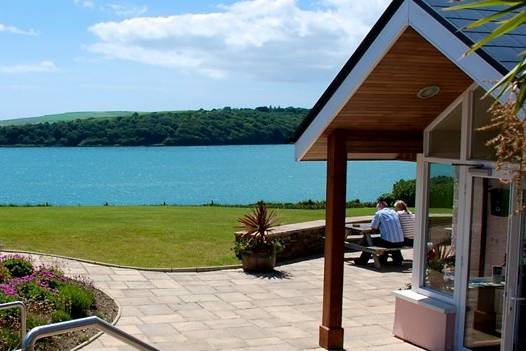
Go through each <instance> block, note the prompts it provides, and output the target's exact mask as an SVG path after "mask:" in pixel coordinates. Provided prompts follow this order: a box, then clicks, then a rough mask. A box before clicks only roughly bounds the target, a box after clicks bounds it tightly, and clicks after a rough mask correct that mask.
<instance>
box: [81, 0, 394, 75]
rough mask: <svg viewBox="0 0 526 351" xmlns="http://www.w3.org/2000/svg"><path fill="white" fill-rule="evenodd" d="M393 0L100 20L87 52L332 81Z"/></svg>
mask: <svg viewBox="0 0 526 351" xmlns="http://www.w3.org/2000/svg"><path fill="white" fill-rule="evenodd" d="M388 3H389V0H368V1H348V0H318V1H317V2H316V4H317V5H316V6H315V7H314V8H313V9H309V10H307V9H303V8H301V7H300V6H299V4H298V3H297V1H296V0H245V1H238V2H236V3H234V4H231V5H228V6H222V7H221V8H220V10H219V11H217V12H213V13H202V14H199V13H198V14H181V15H176V16H168V17H141V18H133V19H127V20H123V21H115V22H102V23H98V24H95V25H94V26H92V27H90V28H89V30H90V31H91V32H92V33H93V34H94V35H95V36H96V37H97V39H98V40H97V42H96V43H94V44H92V45H90V46H89V47H88V49H89V50H90V51H92V52H94V53H98V54H101V55H103V56H105V57H107V58H112V59H120V60H128V61H135V62H140V63H144V64H149V65H159V66H165V67H171V68H174V69H178V70H181V71H185V72H188V73H200V74H204V75H207V76H210V77H213V78H223V77H227V76H231V75H244V76H251V77H253V78H257V79H268V80H290V81H300V80H313V79H318V78H320V77H323V78H324V79H326V78H327V77H330V76H332V75H333V74H334V72H335V70H336V69H337V68H338V67H339V66H340V65H341V64H342V63H343V62H344V61H345V60H346V59H347V58H348V57H349V55H350V54H351V53H352V52H353V50H354V49H355V48H356V46H357V45H358V43H359V42H360V41H361V40H362V38H363V37H364V36H365V34H366V33H367V32H368V31H369V29H370V27H371V26H372V24H373V23H374V21H375V20H376V19H377V18H378V17H379V15H380V13H381V12H382V11H383V9H384V8H385V7H386V6H387V4H388Z"/></svg>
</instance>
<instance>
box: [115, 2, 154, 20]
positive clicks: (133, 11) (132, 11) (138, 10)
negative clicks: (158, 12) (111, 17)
mask: <svg viewBox="0 0 526 351" xmlns="http://www.w3.org/2000/svg"><path fill="white" fill-rule="evenodd" d="M105 8H107V9H109V10H110V11H112V12H113V13H114V14H115V15H117V16H119V17H137V16H140V15H143V14H145V13H146V11H148V6H145V5H143V6H134V5H125V4H108V5H106V6H105Z"/></svg>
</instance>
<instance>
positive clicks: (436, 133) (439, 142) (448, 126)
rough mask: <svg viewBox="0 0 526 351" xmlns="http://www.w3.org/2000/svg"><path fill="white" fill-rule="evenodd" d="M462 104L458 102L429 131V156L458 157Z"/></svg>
mask: <svg viewBox="0 0 526 351" xmlns="http://www.w3.org/2000/svg"><path fill="white" fill-rule="evenodd" d="M461 126H462V104H458V105H457V106H456V107H455V108H453V110H452V111H451V112H450V113H449V114H448V115H447V116H446V117H445V118H444V119H442V120H441V121H440V122H439V123H438V124H437V125H436V126H435V127H434V128H433V129H432V130H431V131H430V132H429V151H428V153H429V156H433V157H441V158H455V159H458V158H460V139H461V135H460V129H461Z"/></svg>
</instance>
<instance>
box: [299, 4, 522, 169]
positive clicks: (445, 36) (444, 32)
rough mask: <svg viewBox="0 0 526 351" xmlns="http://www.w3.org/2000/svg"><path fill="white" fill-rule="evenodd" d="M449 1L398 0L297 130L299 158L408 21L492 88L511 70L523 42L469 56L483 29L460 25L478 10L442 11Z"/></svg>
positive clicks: (455, 61)
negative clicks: (468, 30)
mask: <svg viewBox="0 0 526 351" xmlns="http://www.w3.org/2000/svg"><path fill="white" fill-rule="evenodd" d="M448 3H449V2H448V1H447V0H425V1H424V0H393V1H392V3H391V4H390V5H389V7H388V8H387V9H386V11H385V12H384V13H383V14H382V16H381V17H380V19H379V20H378V22H377V23H376V24H375V25H374V26H373V28H372V29H371V31H370V32H369V34H368V35H367V36H366V38H365V39H364V40H363V42H362V43H361V44H360V45H359V47H358V48H357V49H356V51H355V52H354V53H353V55H352V56H351V58H350V59H349V60H348V62H347V63H346V64H345V65H344V67H343V68H342V70H341V71H340V72H339V73H338V75H337V76H336V78H335V79H334V80H333V82H332V83H331V84H330V85H329V87H328V88H327V90H326V91H325V92H324V93H323V95H322V96H321V98H320V99H319V100H318V102H317V103H316V104H315V105H314V107H313V108H312V110H311V111H310V113H309V115H308V116H307V117H306V118H305V120H304V121H303V123H302V124H301V125H300V126H299V128H298V129H297V130H296V133H295V135H294V137H293V140H294V141H295V142H296V158H297V159H303V157H304V156H305V154H306V153H307V152H308V150H309V149H310V148H311V147H312V145H314V143H315V142H316V141H317V140H318V139H319V138H321V137H322V135H323V133H324V132H325V130H326V128H327V127H328V126H329V125H330V124H331V122H332V121H333V120H334V119H335V118H336V116H337V115H338V114H339V113H340V112H341V110H342V108H343V107H344V106H345V105H346V104H347V102H348V101H349V100H350V99H352V97H353V95H354V94H355V93H356V91H357V90H358V89H359V87H360V86H361V84H362V83H363V82H364V81H365V80H366V79H367V77H368V75H369V74H370V73H371V72H372V71H373V69H374V68H375V66H376V65H377V64H378V63H379V62H380V61H381V60H382V58H383V57H384V55H385V54H386V53H387V52H388V50H389V49H390V47H392V46H393V45H394V44H395V43H396V42H397V40H398V39H399V37H400V36H401V35H402V33H403V32H404V31H405V30H406V28H407V27H411V28H412V29H414V30H415V31H416V32H417V33H419V34H420V35H421V36H422V37H423V38H424V39H425V40H427V41H428V42H429V43H431V45H433V46H434V47H435V48H437V49H438V50H439V51H440V52H441V53H442V54H443V55H444V56H445V57H447V58H448V59H449V60H450V61H451V62H453V63H454V64H455V65H457V66H458V67H459V68H460V69H461V70H462V71H463V72H464V73H465V74H466V75H467V76H468V77H470V78H471V79H472V80H473V81H475V82H476V83H477V84H479V85H480V86H482V87H483V88H486V89H487V88H489V87H490V86H491V84H492V83H491V82H492V81H495V80H498V79H500V78H501V77H502V75H504V74H505V73H506V72H507V70H508V69H507V68H506V65H511V64H512V62H513V61H511V59H510V54H509V50H513V52H514V53H515V52H516V50H517V49H518V48H519V46H512V45H511V44H509V45H508V46H505V45H504V43H501V45H495V46H491V47H488V48H484V50H479V51H477V53H476V54H474V55H469V56H467V57H463V54H464V53H465V52H466V50H467V49H468V48H469V46H470V45H472V44H473V41H475V40H476V37H475V35H482V33H475V32H473V33H463V32H461V31H459V28H461V27H462V26H463V25H465V23H464V22H466V21H468V18H470V17H469V16H471V17H473V16H474V15H473V13H472V12H465V11H464V12H463V11H459V13H457V14H455V15H452V14H453V13H454V12H445V11H442V9H443V8H444V7H446V6H448ZM479 15H480V14H479ZM462 21H464V22H462ZM522 39H524V38H523V36H521V40H522ZM514 40H515V39H514ZM513 43H515V41H514V42H513ZM521 43H522V42H521ZM517 45H519V44H517ZM499 50H500V51H499ZM490 53H491V54H490ZM496 53H500V55H496ZM511 56H513V55H511Z"/></svg>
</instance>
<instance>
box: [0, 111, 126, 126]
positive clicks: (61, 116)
mask: <svg viewBox="0 0 526 351" xmlns="http://www.w3.org/2000/svg"><path fill="white" fill-rule="evenodd" d="M132 114H133V112H130V111H105V112H66V113H58V114H55V115H44V116H38V117H27V118H16V119H6V120H0V126H8V125H11V126H15V125H16V126H19V125H23V124H35V123H43V122H50V123H53V122H61V121H73V120H75V119H87V118H112V117H128V116H131V115H132Z"/></svg>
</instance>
